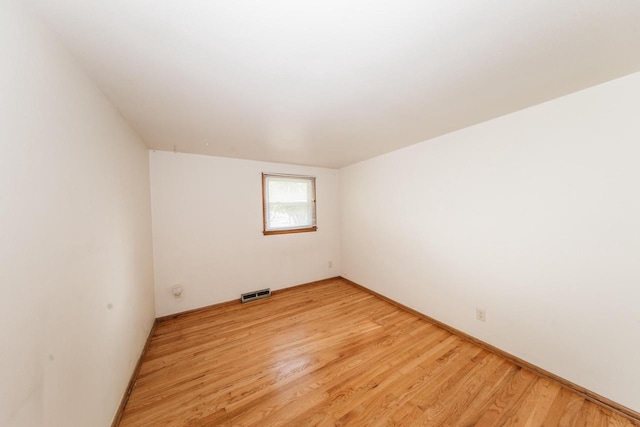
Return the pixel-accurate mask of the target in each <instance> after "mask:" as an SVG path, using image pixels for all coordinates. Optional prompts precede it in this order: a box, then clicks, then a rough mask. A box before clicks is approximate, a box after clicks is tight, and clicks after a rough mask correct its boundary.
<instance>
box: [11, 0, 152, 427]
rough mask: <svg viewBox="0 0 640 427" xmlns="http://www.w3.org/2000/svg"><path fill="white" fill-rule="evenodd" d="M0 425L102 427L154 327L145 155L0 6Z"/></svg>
mask: <svg viewBox="0 0 640 427" xmlns="http://www.w3.org/2000/svg"><path fill="white" fill-rule="evenodd" d="M0 94H1V96H0V97H1V99H2V101H1V102H0V290H1V293H0V295H1V298H0V325H2V327H1V328H0V425H2V426H12V427H22V426H26V427H34V426H65V427H66V426H108V425H110V423H111V421H112V419H113V416H114V414H115V412H116V410H117V407H118V404H119V402H120V399H121V398H122V396H123V393H124V391H125V389H126V386H127V383H128V380H129V378H130V375H131V373H132V371H133V368H134V366H135V363H136V361H137V359H138V357H139V355H140V352H141V350H142V347H143V345H144V342H145V339H146V336H147V334H148V332H149V330H150V328H151V325H152V323H153V319H154V307H153V263H152V246H151V220H150V218H151V215H150V190H149V175H148V174H149V172H148V154H147V149H146V148H145V147H144V145H143V144H142V143H141V142H140V141H139V139H138V138H137V137H136V135H135V134H134V133H132V131H131V130H130V129H129V127H128V126H127V125H126V124H125V123H124V122H123V121H122V119H121V118H120V116H119V115H118V113H117V112H116V111H115V110H114V109H113V108H112V107H111V105H110V104H109V103H108V102H107V101H106V100H105V98H104V97H103V96H102V94H101V93H100V92H99V91H98V90H97V89H96V88H95V87H94V86H93V84H92V83H91V82H89V80H88V79H86V78H85V76H84V74H83V73H81V72H80V71H79V70H78V69H77V68H76V67H75V65H74V64H73V61H71V60H70V59H69V58H68V56H67V55H66V53H65V52H64V50H62V49H60V48H59V47H58V46H57V45H56V44H54V42H53V41H52V39H51V37H50V35H49V34H46V33H44V34H43V33H42V32H41V29H40V28H39V26H38V25H37V24H36V23H34V22H33V21H32V20H31V19H29V18H28V17H27V16H26V15H25V14H23V13H22V11H21V10H19V9H17V7H14V6H12V5H10V4H9V3H8V2H4V1H3V2H1V3H0Z"/></svg>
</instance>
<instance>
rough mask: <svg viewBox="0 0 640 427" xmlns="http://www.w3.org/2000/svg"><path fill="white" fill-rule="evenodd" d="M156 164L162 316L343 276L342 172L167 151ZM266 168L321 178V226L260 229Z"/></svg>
mask: <svg viewBox="0 0 640 427" xmlns="http://www.w3.org/2000/svg"><path fill="white" fill-rule="evenodd" d="M150 163H151V200H152V212H153V251H154V266H155V283H156V313H157V315H158V316H164V315H167V314H172V313H176V312H180V311H185V310H189V309H193V308H197V307H203V306H207V305H211V304H215V303H219V302H223V301H230V300H234V299H239V298H240V294H241V293H243V292H250V291H254V290H258V289H262V288H268V287H270V288H271V289H272V290H275V289H280V288H284V287H288V286H293V285H298V284H301V283H306V282H311V281H315V280H320V279H325V278H328V277H334V276H337V275H338V273H339V271H340V242H339V211H338V194H339V193H338V171H337V170H335V169H323V168H313V167H305V166H293V165H284V164H278V163H265V162H256V161H250V160H238V159H227V158H221V157H211V156H203V155H194V154H181V153H177V154H176V153H171V152H163V151H151V152H150ZM262 172H276V173H290V174H300V175H312V176H315V177H316V193H317V220H318V231H316V232H310V233H296V234H285V235H271V236H263V235H262V181H261V180H262V176H261V173H262ZM330 261H331V262H332V266H331V267H329V262H330ZM176 285H181V286H182V287H183V289H184V293H183V296H182V299H175V298H174V297H173V295H172V294H171V288H172V287H174V286H176Z"/></svg>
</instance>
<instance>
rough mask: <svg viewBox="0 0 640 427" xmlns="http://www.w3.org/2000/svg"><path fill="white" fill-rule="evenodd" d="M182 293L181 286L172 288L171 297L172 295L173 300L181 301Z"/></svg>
mask: <svg viewBox="0 0 640 427" xmlns="http://www.w3.org/2000/svg"><path fill="white" fill-rule="evenodd" d="M182 291H183V289H182V286H180V285H178V286H174V287H173V288H171V295H173V297H174V298H175V299H181V298H182Z"/></svg>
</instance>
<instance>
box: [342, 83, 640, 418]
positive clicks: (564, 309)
mask: <svg viewBox="0 0 640 427" xmlns="http://www.w3.org/2000/svg"><path fill="white" fill-rule="evenodd" d="M425 120H428V118H425ZM340 180H341V199H340V204H341V212H342V218H341V241H342V270H341V271H342V274H343V275H344V276H346V277H347V278H349V279H351V280H353V281H355V282H357V283H360V284H362V285H364V286H367V287H370V288H371V289H373V290H375V291H377V292H379V293H381V294H384V295H386V296H388V297H390V298H392V299H394V300H396V301H399V302H401V303H403V304H405V305H407V306H410V307H412V308H414V309H416V310H418V311H420V312H422V313H424V314H426V315H429V316H432V317H434V318H436V319H438V320H440V321H442V322H444V323H447V324H449V325H451V326H453V327H455V328H458V329H460V330H462V331H464V332H467V333H469V334H471V335H473V336H475V337H478V338H480V339H481V340H483V341H486V342H488V343H490V344H493V345H495V346H497V347H499V348H501V349H503V350H506V351H507V352H510V353H512V354H514V355H516V356H518V357H521V358H523V359H525V360H527V361H529V362H531V363H534V364H536V365H538V366H540V367H542V368H544V369H547V370H549V371H551V372H553V373H555V374H558V375H560V376H562V377H564V378H566V379H568V380H570V381H573V382H575V383H577V384H579V385H581V386H584V387H586V388H588V389H590V390H592V391H595V392H596V393H599V394H601V395H603V396H605V397H608V398H611V399H613V400H615V401H617V402H619V403H621V404H623V405H626V406H627V407H630V408H631V409H634V410H636V411H640V364H639V363H638V354H640V339H639V337H640V309H639V308H638V307H639V305H638V304H639V303H638V302H639V301H640V73H638V74H633V75H630V76H627V77H625V78H622V79H619V80H614V81H611V82H608V83H606V84H603V85H600V86H596V87H593V88H590V89H587V90H584V91H581V92H578V93H575V94H572V95H569V96H566V97H563V98H559V99H557V100H554V101H551V102H548V103H545V104H542V105H539V106H536V107H533V108H529V109H526V110H523V111H520V112H517V113H514V114H511V115H508V116H504V117H501V118H498V119H495V120H492V121H489V122H486V123H483V124H480V125H477V126H474V127H470V128H467V129H464V130H461V131H458V132H455V133H452V134H449V135H446V136H443V137H440V138H436V139H434V140H431V141H428V142H423V143H421V144H418V145H415V146H412V147H409V148H406V149H403V150H400V151H396V152H393V153H390V154H387V155H384V156H381V157H378V158H375V159H372V160H369V161H365V162H362V163H359V164H356V165H353V166H350V167H347V168H344V169H341V171H340ZM476 307H480V308H484V309H485V310H486V316H487V320H486V323H482V322H479V321H477V320H476V318H475V317H476V311H475V310H476Z"/></svg>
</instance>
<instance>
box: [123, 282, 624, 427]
mask: <svg viewBox="0 0 640 427" xmlns="http://www.w3.org/2000/svg"><path fill="white" fill-rule="evenodd" d="M120 425H121V426H123V427H124V426H169V425H171V426H210V425H211V426H214V425H228V426H261V427H262V426H281V425H289V426H309V425H324V426H333V425H353V426H386V425H399V426H418V425H451V426H471V425H477V426H506V425H514V426H541V425H545V426H632V425H636V424H633V423H632V422H631V421H629V420H628V419H626V418H624V417H622V416H621V415H618V414H616V413H612V412H611V411H609V410H607V409H605V408H602V407H600V406H598V405H596V404H594V403H591V402H588V401H586V400H585V399H584V398H582V397H580V396H578V395H577V394H575V393H572V392H570V391H568V390H566V389H564V388H562V387H561V386H560V385H558V384H556V383H555V382H551V381H549V380H546V379H544V378H541V377H539V376H537V375H536V374H534V373H532V372H530V371H528V370H525V369H521V368H519V367H517V366H516V365H514V364H513V363H511V362H509V361H507V360H505V359H503V358H502V357H500V356H497V355H494V354H492V353H489V352H488V351H486V350H484V349H482V348H480V347H478V346H476V345H474V344H472V343H469V342H467V341H465V340H463V339H461V338H458V337H456V336H454V335H451V334H450V333H449V332H446V331H444V330H443V329H440V328H439V327H437V326H435V325H433V324H430V323H429V322H427V321H426V320H424V319H422V318H420V317H417V316H415V315H413V314H411V313H408V312H406V311H404V310H402V309H399V308H397V307H395V306H393V305H391V304H389V303H387V302H385V301H383V300H381V299H379V298H377V297H375V296H373V295H371V294H370V293H368V292H365V291H363V290H361V289H358V288H356V287H354V286H352V285H350V284H349V283H347V282H345V281H343V280H341V279H336V280H330V281H325V282H321V283H317V284H313V285H309V286H301V287H297V288H293V289H291V290H286V291H283V292H280V293H277V294H274V295H273V296H272V297H271V298H268V299H265V300H261V301H255V302H251V303H247V304H240V303H237V304H227V305H223V306H220V307H214V308H211V309H207V310H202V311H198V312H195V313H191V314H186V315H182V316H178V317H177V318H174V319H170V320H165V321H162V322H159V324H158V325H157V328H156V330H155V333H154V335H153V337H152V340H151V343H150V346H149V348H148V350H147V353H146V354H145V355H144V358H143V364H142V367H141V369H140V373H139V375H138V378H137V381H136V384H135V386H134V388H133V392H132V394H131V396H130V398H129V401H128V403H127V406H126V408H125V411H124V414H123V417H122V421H121V424H120Z"/></svg>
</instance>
